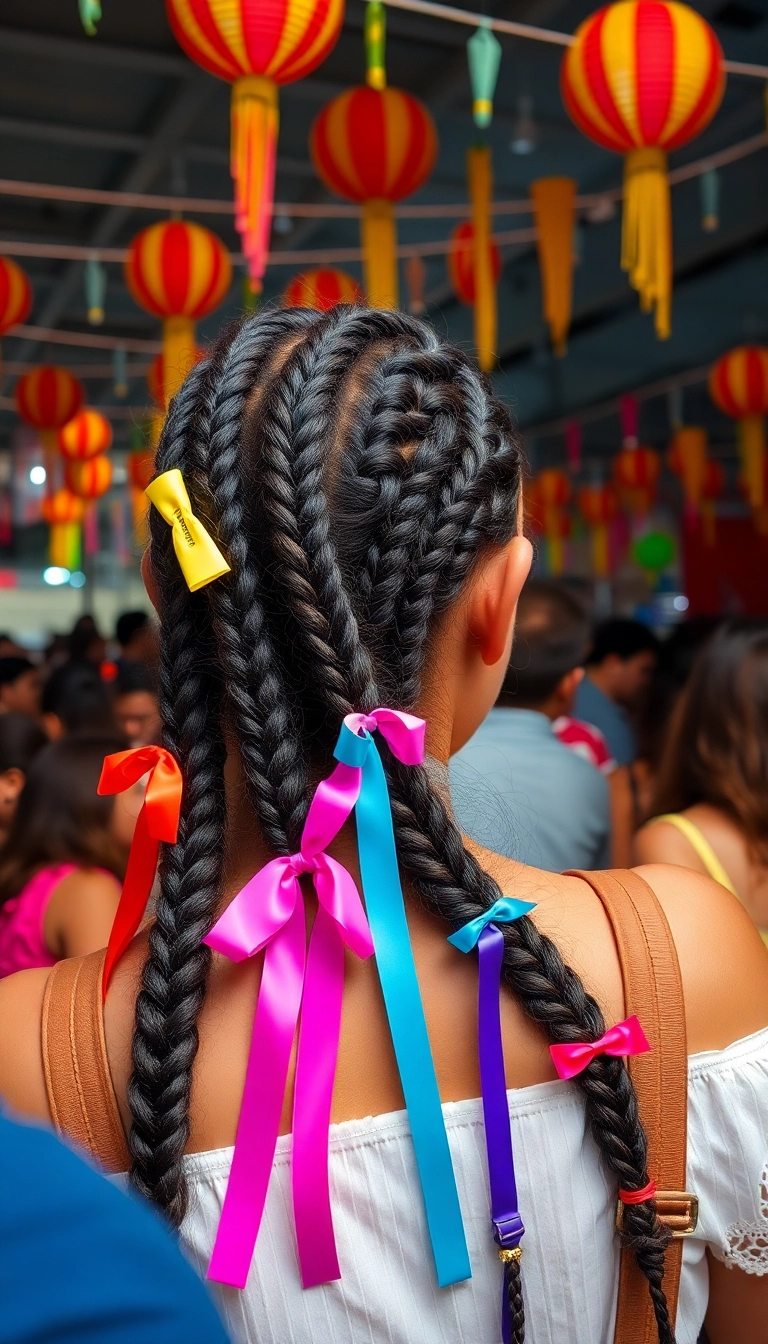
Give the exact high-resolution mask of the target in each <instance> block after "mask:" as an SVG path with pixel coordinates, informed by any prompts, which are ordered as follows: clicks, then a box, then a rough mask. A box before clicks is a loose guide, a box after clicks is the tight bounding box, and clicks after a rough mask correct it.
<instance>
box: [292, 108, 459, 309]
mask: <svg viewBox="0 0 768 1344" xmlns="http://www.w3.org/2000/svg"><path fill="white" fill-rule="evenodd" d="M310 151H311V154H312V161H313V163H314V165H315V168H316V170H317V172H318V174H319V176H320V177H321V178H322V180H323V182H324V183H325V185H326V186H327V187H329V188H330V190H331V191H335V192H337V193H338V194H339V195H340V196H345V197H347V199H348V200H352V201H359V202H360V203H361V204H362V207H363V209H362V220H361V231H362V245H363V269H364V279H365V292H366V294H367V295H368V302H369V303H370V305H371V307H372V308H396V307H397V253H396V235H395V216H394V207H393V203H394V202H395V201H400V200H402V199H403V197H405V196H410V195H411V194H412V193H413V192H414V191H418V189H419V187H420V186H422V185H423V184H424V182H425V181H426V179H427V178H428V177H429V174H430V172H431V171H432V167H433V164H434V162H435V157H436V155H437V132H436V130H435V125H434V122H433V121H432V118H431V116H430V115H429V112H428V111H427V109H426V107H425V106H424V104H423V103H420V102H419V100H418V99H417V98H412V97H411V95H410V94H409V93H403V92H402V91H401V90H400V89H392V88H387V89H382V90H377V89H371V88H367V87H362V88H356V89H349V90H348V91H347V92H346V93H342V94H340V95H339V97H338V98H334V99H333V101H332V102H330V103H328V105H327V106H326V107H324V108H323V110H322V111H321V112H320V114H319V115H318V117H317V118H316V119H315V122H314V125H313V126H312V131H311V134H310Z"/></svg>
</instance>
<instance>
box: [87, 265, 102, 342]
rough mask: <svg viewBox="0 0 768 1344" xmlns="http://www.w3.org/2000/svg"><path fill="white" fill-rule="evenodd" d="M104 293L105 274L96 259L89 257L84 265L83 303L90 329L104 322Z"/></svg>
mask: <svg viewBox="0 0 768 1344" xmlns="http://www.w3.org/2000/svg"><path fill="white" fill-rule="evenodd" d="M106 293H107V273H106V271H105V270H104V267H103V266H102V264H101V262H100V261H99V259H98V257H89V258H88V260H87V261H86V263H85V303H86V307H87V309H88V321H89V322H90V324H91V326H92V327H100V326H101V324H102V322H103V321H104V300H105V298H106Z"/></svg>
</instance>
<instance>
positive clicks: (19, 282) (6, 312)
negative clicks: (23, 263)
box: [0, 257, 32, 336]
mask: <svg viewBox="0 0 768 1344" xmlns="http://www.w3.org/2000/svg"><path fill="white" fill-rule="evenodd" d="M31 311H32V287H31V285H30V283H29V280H28V279H27V277H26V275H25V273H24V271H22V269H21V267H20V266H17V265H16V262H15V261H11V259H10V257H0V336H4V335H5V333H6V331H10V330H11V328H12V327H15V326H17V325H18V324H19V323H20V322H26V320H27V318H28V317H29V314H30V312H31Z"/></svg>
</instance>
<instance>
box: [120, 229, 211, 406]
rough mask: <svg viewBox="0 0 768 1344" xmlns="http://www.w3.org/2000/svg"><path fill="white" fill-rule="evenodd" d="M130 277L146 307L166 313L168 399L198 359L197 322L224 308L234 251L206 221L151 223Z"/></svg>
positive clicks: (134, 251)
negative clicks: (212, 230) (196, 358)
mask: <svg viewBox="0 0 768 1344" xmlns="http://www.w3.org/2000/svg"><path fill="white" fill-rule="evenodd" d="M125 282H126V284H127V286H128V288H129V290H130V292H131V294H132V295H133V297H134V299H135V300H136V302H137V303H138V304H139V306H140V307H141V308H144V309H145V310H146V311H147V312H148V313H152V314H153V316H155V317H161V318H163V355H164V359H165V363H164V365H163V369H164V373H163V382H164V388H165V403H166V405H167V404H168V403H169V402H170V400H171V397H173V396H175V394H176V392H178V390H179V388H180V387H181V384H182V383H183V381H184V379H185V378H186V376H187V374H188V373H189V370H190V369H191V367H192V365H193V364H194V362H195V351H196V350H197V346H196V345H195V325H194V324H195V322H196V321H197V320H198V319H199V318H201V317H205V316H206V314H208V313H212V312H213V310H214V308H218V306H219V304H220V303H221V302H222V300H223V299H224V298H225V296H226V294H227V292H228V290H229V287H230V284H231V282H232V264H231V262H230V259H229V253H228V252H227V249H226V248H225V246H224V244H223V243H222V241H221V239H220V238H217V237H216V234H215V233H211V231H210V229H204V228H203V226H202V225H201V224H190V223H189V222H188V221H186V220H181V219H174V220H166V221H163V222H161V223H159V224H150V226H149V228H147V229H142V231H141V233H139V234H137V235H136V237H135V238H134V240H133V242H132V243H131V245H130V247H129V249H128V258H127V260H126V263H125Z"/></svg>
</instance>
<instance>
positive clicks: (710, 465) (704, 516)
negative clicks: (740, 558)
mask: <svg viewBox="0 0 768 1344" xmlns="http://www.w3.org/2000/svg"><path fill="white" fill-rule="evenodd" d="M724 490H725V472H724V470H723V467H722V465H721V463H720V462H715V461H714V459H713V458H711V457H710V458H707V468H706V471H705V473H704V483H703V485H702V490H701V521H702V524H703V527H702V531H703V534H704V542H705V544H706V545H707V546H710V547H711V546H714V545H715V544H716V542H717V535H716V530H715V500H717V499H720V497H721V496H722V494H723V491H724ZM762 512H765V511H764V510H763V511H762Z"/></svg>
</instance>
